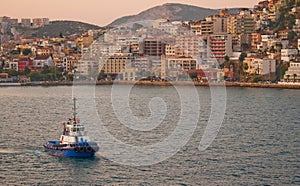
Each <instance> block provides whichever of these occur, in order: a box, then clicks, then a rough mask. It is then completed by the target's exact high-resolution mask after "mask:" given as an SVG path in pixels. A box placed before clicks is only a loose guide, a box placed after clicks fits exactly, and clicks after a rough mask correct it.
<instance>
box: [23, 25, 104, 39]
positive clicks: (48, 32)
mask: <svg viewBox="0 0 300 186" xmlns="http://www.w3.org/2000/svg"><path fill="white" fill-rule="evenodd" d="M100 29H102V27H99V26H97V25H92V24H88V23H83V22H78V21H51V22H50V23H49V24H48V25H45V26H42V27H38V28H24V27H19V28H18V31H19V32H21V33H22V35H25V36H33V37H39V38H42V37H58V36H61V35H62V36H69V35H73V34H78V35H81V34H83V33H85V32H87V31H88V30H100Z"/></svg>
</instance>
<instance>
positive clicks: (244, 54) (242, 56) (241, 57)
mask: <svg viewBox="0 0 300 186" xmlns="http://www.w3.org/2000/svg"><path fill="white" fill-rule="evenodd" d="M246 57H247V54H246V53H241V55H240V57H239V61H240V62H243V61H244V59H245V58H246Z"/></svg>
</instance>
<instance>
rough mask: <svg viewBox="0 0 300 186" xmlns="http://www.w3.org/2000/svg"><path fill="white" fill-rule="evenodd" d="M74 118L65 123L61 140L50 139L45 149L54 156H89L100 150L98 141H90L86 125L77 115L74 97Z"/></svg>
mask: <svg viewBox="0 0 300 186" xmlns="http://www.w3.org/2000/svg"><path fill="white" fill-rule="evenodd" d="M73 100H74V109H73V111H74V112H73V118H69V120H68V122H67V123H63V132H62V134H61V136H60V140H59V141H48V142H47V143H46V144H44V148H45V151H47V152H49V153H50V154H52V155H54V156H62V157H78V158H89V157H93V156H95V153H96V152H97V151H98V150H99V146H98V144H97V143H96V142H93V141H90V138H89V136H88V133H87V131H85V127H84V125H83V124H82V123H81V122H80V120H79V118H77V117H76V99H75V98H74V99H73Z"/></svg>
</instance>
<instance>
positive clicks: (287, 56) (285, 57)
mask: <svg viewBox="0 0 300 186" xmlns="http://www.w3.org/2000/svg"><path fill="white" fill-rule="evenodd" d="M297 54H298V50H297V49H282V50H281V60H282V61H284V62H289V61H291V60H292V59H293V58H294V57H295V56H296V55H297Z"/></svg>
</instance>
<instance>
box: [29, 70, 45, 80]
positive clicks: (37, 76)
mask: <svg viewBox="0 0 300 186" xmlns="http://www.w3.org/2000/svg"><path fill="white" fill-rule="evenodd" d="M28 77H29V78H30V80H31V81H41V80H42V77H41V74H40V73H38V72H30V73H29V74H28Z"/></svg>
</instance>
